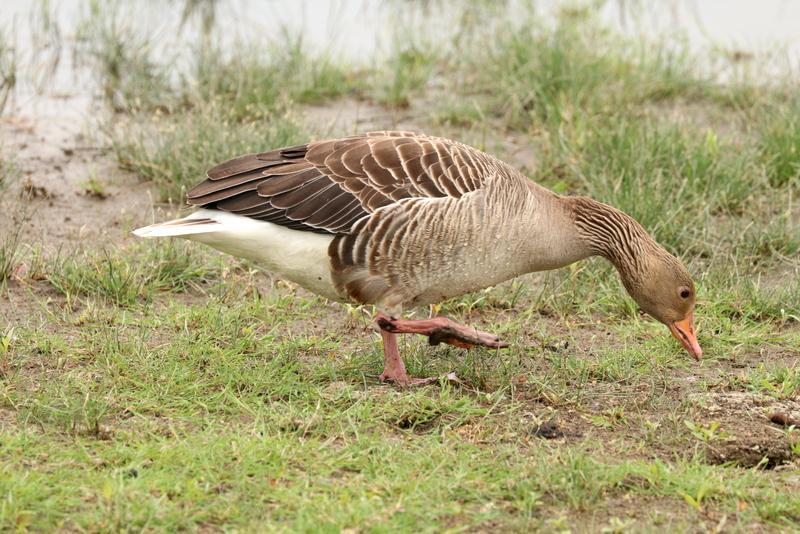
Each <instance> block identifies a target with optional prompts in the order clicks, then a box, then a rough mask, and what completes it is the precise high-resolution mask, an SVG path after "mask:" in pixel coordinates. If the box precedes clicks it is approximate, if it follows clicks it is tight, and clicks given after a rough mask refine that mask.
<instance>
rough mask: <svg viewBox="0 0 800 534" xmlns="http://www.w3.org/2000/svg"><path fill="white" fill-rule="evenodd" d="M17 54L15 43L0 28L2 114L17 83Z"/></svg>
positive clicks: (0, 106)
mask: <svg viewBox="0 0 800 534" xmlns="http://www.w3.org/2000/svg"><path fill="white" fill-rule="evenodd" d="M17 70H18V65H17V54H16V49H15V47H14V43H13V42H12V41H11V38H10V37H9V36H8V35H6V33H5V31H3V29H2V28H0V115H2V114H3V110H4V109H5V107H6V104H7V103H8V99H9V98H10V97H11V93H12V92H13V90H14V87H15V86H16V85H17V76H18V73H17Z"/></svg>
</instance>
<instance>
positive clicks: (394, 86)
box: [373, 39, 439, 108]
mask: <svg viewBox="0 0 800 534" xmlns="http://www.w3.org/2000/svg"><path fill="white" fill-rule="evenodd" d="M438 59H439V55H438V53H437V47H436V46H434V45H432V44H431V43H420V44H417V43H414V42H410V43H409V42H407V40H405V39H402V40H397V41H396V42H395V50H393V51H392V52H391V53H390V54H389V56H388V59H387V60H386V61H385V62H384V63H383V64H382V65H381V66H380V68H378V69H377V70H376V72H375V73H374V74H373V77H374V78H375V82H374V84H373V85H374V87H375V89H374V99H375V100H376V101H377V102H379V103H380V104H383V105H384V106H387V107H390V108H407V107H409V105H410V104H411V98H412V96H414V95H415V94H419V93H420V92H421V91H422V90H423V89H425V88H426V87H427V86H428V83H429V81H430V80H431V78H432V76H433V74H434V70H435V68H436V65H437V60H438Z"/></svg>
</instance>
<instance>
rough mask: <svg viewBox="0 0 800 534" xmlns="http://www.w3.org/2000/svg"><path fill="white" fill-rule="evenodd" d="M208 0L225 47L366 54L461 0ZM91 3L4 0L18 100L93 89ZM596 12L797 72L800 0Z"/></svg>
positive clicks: (437, 33)
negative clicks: (81, 62)
mask: <svg viewBox="0 0 800 534" xmlns="http://www.w3.org/2000/svg"><path fill="white" fill-rule="evenodd" d="M528 4H529V2H524V1H517V0H507V1H505V2H494V3H489V2H483V3H480V2H478V3H477V5H483V7H484V9H486V6H488V5H491V6H493V7H492V9H498V10H510V11H512V12H513V11H515V10H521V9H524V7H523V6H526V5H528ZM48 5H49V7H46V6H48ZM214 5H215V11H214V13H215V17H214V18H215V35H216V36H218V37H219V38H220V40H221V43H222V46H223V48H227V49H228V50H235V49H236V47H237V46H238V45H239V43H241V42H248V41H250V42H253V41H256V42H258V41H259V40H264V41H266V40H278V39H281V38H283V36H284V35H302V39H303V43H304V45H306V46H307V47H308V48H309V49H311V50H315V51H328V52H330V53H332V54H336V55H338V56H340V57H344V58H346V59H348V60H351V61H354V62H369V61H371V60H374V59H375V58H377V57H379V56H380V55H381V53H382V52H384V51H386V50H388V49H389V48H390V47H391V45H392V42H393V39H413V38H420V37H428V38H437V37H439V38H441V37H446V36H448V35H451V34H452V33H453V32H454V31H456V28H457V24H455V23H454V19H455V18H456V17H457V12H460V10H462V9H463V5H464V4H462V3H460V2H451V1H446V0H428V1H424V0H421V1H401V0H386V1H383V2H376V1H369V0H266V1H265V0H220V1H218V2H217V3H216V4H214ZM572 5H574V3H573V2H563V1H556V0H548V1H540V2H534V3H533V6H534V9H535V10H536V11H537V12H538V13H540V14H541V16H542V20H544V21H547V20H551V19H552V16H553V14H554V13H556V12H557V11H558V10H560V9H564V8H565V6H572ZM43 6H45V9H44V10H45V11H49V12H50V13H52V20H53V24H51V26H50V27H51V30H50V31H49V32H48V31H44V30H43V29H42V26H43V24H42V21H43V20H44V18H43V16H42V14H41V13H42V12H43ZM88 6H89V2H88V1H87V0H53V1H52V2H49V4H48V3H46V2H44V3H43V2H32V1H30V0H2V8H0V28H2V29H4V30H5V31H6V32H7V33H8V32H10V33H11V34H12V35H14V37H15V40H16V43H17V50H18V56H19V62H20V64H21V65H22V66H23V72H22V79H23V83H21V84H20V87H18V91H17V93H18V95H17V102H16V103H17V105H22V106H25V105H30V103H31V102H32V100H35V99H36V98H35V96H36V95H37V94H38V93H50V94H54V93H56V94H62V95H64V94H68V95H84V96H85V95H87V94H88V93H89V92H90V91H91V89H90V83H91V82H90V77H89V76H88V75H87V73H85V72H81V69H76V68H74V64H73V61H74V58H73V54H71V53H69V46H70V45H71V44H74V42H75V39H76V31H77V27H78V25H79V22H80V21H81V20H82V19H83V18H85V17H86V15H87V14H88V12H89V7H88ZM119 6H121V9H122V10H124V12H125V13H126V14H128V15H127V16H126V17H124V18H123V20H124V21H125V22H124V23H125V24H127V25H130V26H131V28H132V29H133V31H136V28H141V29H147V30H148V32H153V33H154V34H155V35H156V36H157V39H156V42H157V45H156V46H157V50H156V52H157V55H158V56H161V57H166V58H169V57H173V56H175V55H179V54H180V53H181V52H185V51H186V50H187V47H188V46H189V44H188V43H193V42H197V37H198V35H199V33H200V28H201V23H200V22H201V18H200V16H194V17H192V18H191V19H190V20H189V22H188V23H187V24H185V25H181V17H182V13H183V9H184V8H183V1H182V0H180V1H179V0H176V1H174V2H170V3H167V4H166V5H165V3H164V2H156V1H154V0H131V1H126V2H124V3H119ZM599 15H600V17H601V19H603V20H604V21H605V22H607V23H608V24H610V25H612V26H613V27H616V28H618V29H619V30H621V31H622V32H623V33H625V34H628V35H636V36H646V37H648V38H659V37H661V36H668V37H675V36H679V37H681V38H684V39H685V40H686V42H687V43H688V44H689V47H690V48H691V49H694V50H700V49H714V50H718V51H719V50H722V51H725V52H726V53H728V55H736V56H738V57H740V58H745V59H746V58H747V57H748V56H750V55H751V54H759V55H763V54H765V53H770V54H772V55H773V56H777V57H778V61H777V62H776V64H777V65H778V67H777V69H780V70H792V71H794V70H795V69H796V67H797V64H798V58H800V2H798V1H794V0H760V1H758V2H755V1H752V0H665V1H662V2H651V3H648V2H644V1H638V0H609V1H607V2H605V4H604V5H603V6H602V8H601V9H600V12H599ZM53 28H55V30H53ZM416 28H424V30H415V29H416ZM420 33H424V35H420ZM56 59H57V63H58V68H56V69H53V72H54V73H55V74H53V75H51V76H48V74H47V71H48V68H49V67H51V66H52V65H53V64H54V63H56ZM773 71H774V70H773ZM773 71H770V72H773ZM31 80H33V81H31ZM25 81H27V82H28V83H25ZM79 107H82V104H80V105H79Z"/></svg>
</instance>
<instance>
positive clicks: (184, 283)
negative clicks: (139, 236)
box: [46, 240, 219, 306]
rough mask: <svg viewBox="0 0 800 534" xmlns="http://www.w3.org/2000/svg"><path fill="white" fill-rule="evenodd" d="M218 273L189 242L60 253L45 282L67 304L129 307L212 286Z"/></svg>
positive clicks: (166, 242)
mask: <svg viewBox="0 0 800 534" xmlns="http://www.w3.org/2000/svg"><path fill="white" fill-rule="evenodd" d="M218 270H219V267H217V268H216V269H215V268H214V267H213V264H212V263H210V262H209V257H208V256H207V255H204V254H198V253H197V252H196V251H195V250H194V249H192V248H190V247H189V246H188V245H187V244H186V243H185V242H181V241H177V240H175V241H156V242H153V241H142V242H139V243H137V246H133V247H128V248H125V249H112V250H108V249H107V250H102V251H94V250H92V251H90V252H84V253H77V252H73V253H63V252H62V253H61V255H59V256H58V257H56V258H55V259H54V260H53V261H52V262H51V265H49V266H48V267H47V274H46V278H47V281H48V282H49V283H50V285H52V286H53V288H55V289H56V290H57V291H58V292H59V293H61V294H62V295H64V297H66V298H67V300H68V301H71V300H72V299H73V298H74V297H86V296H88V297H97V298H100V299H103V300H105V301H107V302H109V303H112V304H114V305H117V306H131V305H133V304H135V303H137V302H139V301H141V300H145V301H146V300H149V299H151V298H152V295H153V293H154V292H158V291H185V290H186V289H187V288H188V287H190V286H192V285H197V284H204V283H207V282H209V281H212V280H214V279H215V278H216V276H217V275H218V274H219V273H218Z"/></svg>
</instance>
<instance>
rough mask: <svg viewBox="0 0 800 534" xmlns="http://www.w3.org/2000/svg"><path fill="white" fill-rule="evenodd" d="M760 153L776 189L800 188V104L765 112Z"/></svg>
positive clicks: (795, 102) (796, 102) (782, 106)
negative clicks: (790, 186) (790, 185)
mask: <svg viewBox="0 0 800 534" xmlns="http://www.w3.org/2000/svg"><path fill="white" fill-rule="evenodd" d="M762 113H763V115H762V117H763V118H762V120H761V121H760V122H761V125H760V127H759V132H758V149H759V153H760V155H761V159H762V161H763V162H764V166H765V167H766V172H767V177H768V178H769V181H770V184H771V185H773V186H774V187H782V186H786V185H789V184H795V185H796V184H800V100H796V99H795V100H794V101H792V102H791V103H789V104H787V105H776V106H770V107H768V108H767V109H765V110H763V111H762Z"/></svg>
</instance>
